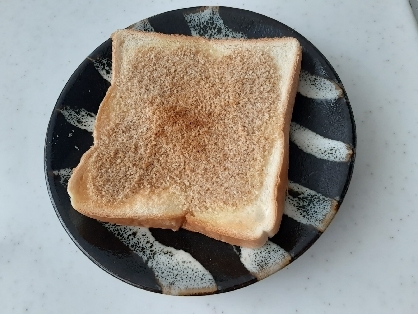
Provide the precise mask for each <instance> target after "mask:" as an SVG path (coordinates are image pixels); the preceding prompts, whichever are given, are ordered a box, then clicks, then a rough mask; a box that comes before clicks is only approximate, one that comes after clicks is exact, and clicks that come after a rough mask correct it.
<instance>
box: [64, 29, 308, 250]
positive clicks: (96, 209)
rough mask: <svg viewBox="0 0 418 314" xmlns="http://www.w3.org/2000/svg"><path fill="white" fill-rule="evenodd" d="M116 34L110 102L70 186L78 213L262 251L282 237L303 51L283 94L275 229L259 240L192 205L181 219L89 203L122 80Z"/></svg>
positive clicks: (132, 202)
mask: <svg viewBox="0 0 418 314" xmlns="http://www.w3.org/2000/svg"><path fill="white" fill-rule="evenodd" d="M124 32H126V33H129V34H138V33H142V32H138V31H134V30H124ZM116 34H117V33H114V34H112V38H113V40H114V44H113V46H112V52H113V53H112V58H113V60H112V61H113V72H112V85H111V86H110V87H109V89H108V91H107V93H106V96H105V98H104V99H103V102H102V104H101V105H100V108H99V112H98V115H97V120H96V124H95V128H94V132H93V137H94V146H93V147H92V148H91V149H90V150H89V151H87V152H86V153H85V154H84V155H83V157H82V158H81V161H80V163H79V165H78V166H77V167H76V168H75V169H74V171H73V175H72V176H71V178H70V180H69V183H68V192H69V194H70V196H71V203H72V205H73V207H74V208H75V209H76V210H77V211H79V212H80V213H82V214H83V215H86V216H88V217H91V218H94V219H97V220H100V221H104V222H112V223H117V224H121V225H135V226H144V227H155V228H166V229H172V230H178V229H179V228H180V227H182V228H185V229H188V230H190V231H195V232H200V233H202V234H205V235H207V236H209V237H212V238H215V239H217V240H221V241H224V242H227V243H230V244H234V245H240V246H244V247H252V248H255V247H259V246H261V245H263V244H264V243H265V242H266V240H267V239H268V237H271V236H273V235H274V234H276V233H277V231H278V229H279V226H280V222H281V217H282V213H283V208H284V202H285V197H286V193H287V174H288V164H289V157H288V155H289V154H288V149H289V144H288V143H289V128H290V120H291V116H292V110H293V104H294V99H295V96H296V92H297V87H298V76H299V72H300V66H301V56H302V51H301V47H300V45H299V50H298V52H297V56H296V57H295V58H294V61H293V64H292V66H291V68H292V77H291V78H290V81H291V82H292V84H290V85H288V86H287V90H285V91H282V93H283V95H286V97H287V99H286V100H285V101H284V103H286V104H287V105H286V108H285V112H284V117H283V121H284V123H283V130H282V132H281V134H280V137H281V141H282V142H283V147H282V149H283V153H282V154H281V160H280V165H279V166H278V167H277V168H276V170H277V173H276V175H275V178H276V179H275V183H274V186H275V189H274V193H273V195H272V199H271V206H272V207H274V208H275V211H274V213H273V214H274V215H273V218H272V219H271V224H270V226H264V229H263V231H262V232H261V233H260V232H259V233H258V234H247V233H245V232H240V231H239V230H238V231H237V230H234V228H224V227H219V226H213V225H212V224H210V223H207V222H205V221H204V220H202V219H201V218H199V217H197V216H196V215H195V214H194V213H193V210H190V208H188V207H187V204H183V203H181V201H179V202H180V203H179V204H181V206H180V207H182V208H183V209H182V210H179V211H178V212H176V213H170V214H168V215H167V214H166V213H164V212H159V213H149V212H148V213H145V214H143V215H142V214H141V213H139V212H135V213H134V214H133V212H132V210H131V208H132V207H134V206H135V202H136V200H135V199H132V198H129V199H127V200H125V201H123V202H120V203H118V204H111V205H106V204H100V205H98V204H97V203H95V202H94V201H93V200H92V199H91V198H90V197H89V192H88V182H87V181H88V179H89V175H90V174H89V161H90V158H91V156H92V155H93V154H94V153H95V150H96V149H97V147H98V145H100V143H101V140H102V129H101V128H100V127H96V126H101V125H105V124H106V121H108V120H109V119H110V114H111V112H110V111H109V110H107V109H106V108H107V106H108V105H109V104H110V103H111V102H112V100H113V97H115V95H114V89H115V88H117V86H116V85H115V84H114V82H115V81H116V78H117V77H118V75H120V71H121V69H120V64H121V62H120V58H121V56H120V55H119V50H118V49H117V47H118V46H120V45H121V42H120V41H121V40H123V39H121V37H119V36H117V35H116ZM141 36H152V37H153V38H154V39H155V38H157V39H158V40H161V41H165V40H167V39H170V40H172V39H173V38H174V39H176V40H179V41H183V40H185V37H186V36H182V35H165V34H159V33H152V35H150V34H149V33H143V34H142V35H141ZM287 40H295V39H289V38H280V39H277V38H263V39H247V40H245V41H246V42H254V43H255V42H262V43H277V42H284V41H287ZM243 41H244V40H243V39H217V40H216V42H217V43H219V44H222V43H227V44H228V45H231V44H232V45H234V44H236V45H237V46H238V47H239V46H240V45H241V44H242V43H243ZM187 42H188V44H190V43H206V42H208V40H207V39H204V38H200V37H187Z"/></svg>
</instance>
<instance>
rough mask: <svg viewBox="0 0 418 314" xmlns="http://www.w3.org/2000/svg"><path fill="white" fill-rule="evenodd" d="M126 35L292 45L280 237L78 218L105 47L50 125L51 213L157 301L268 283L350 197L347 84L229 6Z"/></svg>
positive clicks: (105, 72) (279, 27)
mask: <svg viewBox="0 0 418 314" xmlns="http://www.w3.org/2000/svg"><path fill="white" fill-rule="evenodd" d="M130 28H135V29H142V30H145V31H155V32H161V33H167V34H184V35H189V36H204V37H208V38H225V37H227V38H234V37H235V38H236V37H239V38H260V37H296V38H297V39H298V40H299V41H300V43H301V45H302V47H303V59H302V72H301V76H300V83H299V91H298V94H297V97H296V103H295V107H294V112H293V117H292V125H291V134H290V139H291V142H290V169H289V180H290V181H289V193H288V197H287V200H286V208H285V213H284V217H283V220H282V224H281V228H280V231H279V232H278V233H277V234H276V235H275V236H274V237H273V238H271V239H270V241H269V242H267V244H266V245H265V246H264V247H262V248H260V249H257V250H251V249H246V248H241V247H237V246H232V245H229V244H226V243H223V242H219V241H216V240H213V239H210V238H208V237H205V236H203V235H201V234H197V233H193V232H189V231H186V230H180V231H178V232H173V231H170V230H161V229H146V228H132V227H121V226H116V225H112V224H103V223H100V222H98V221H96V220H94V219H90V218H87V217H84V216H82V215H80V214H79V213H78V212H76V211H75V210H74V209H73V208H72V207H71V204H70V200H69V196H68V194H67V191H66V184H67V180H68V178H69V175H70V173H71V169H73V168H74V167H75V166H77V164H78V163H79V161H80V158H81V156H82V155H83V153H84V152H85V151H87V150H88V149H89V148H90V146H91V145H92V144H93V138H92V133H91V131H92V126H93V123H94V119H95V114H96V113H97V110H98V108H99V105H100V103H101V101H102V99H103V97H104V95H105V93H106V90H107V89H108V87H109V85H110V82H109V81H110V74H111V40H110V39H109V40H107V41H106V42H104V43H103V44H102V45H100V46H99V47H98V48H97V49H96V50H95V51H94V52H93V53H92V54H91V55H89V56H88V57H87V58H86V59H85V60H84V61H83V62H82V63H81V65H80V66H79V67H78V68H77V70H76V71H75V72H74V74H73V75H72V76H71V78H70V79H69V81H68V83H67V84H66V86H65V87H64V90H63V91H62V93H61V95H60V97H59V99H58V101H57V103H56V105H55V108H54V111H53V113H52V116H51V120H50V122H49V126H48V131H47V136H46V144H45V173H46V181H47V186H48V189H49V193H50V196H51V200H52V203H53V205H54V208H55V210H56V213H57V215H58V217H59V219H60V220H61V223H62V225H63V226H64V228H65V229H66V231H67V232H68V234H69V235H70V237H71V238H72V239H73V241H74V242H75V243H76V245H77V246H78V247H79V248H80V249H81V250H82V251H83V252H84V253H85V254H86V255H87V256H88V257H89V258H90V259H91V260H92V261H93V262H94V263H96V264H97V265H98V266H99V267H101V268H102V269H104V270H106V271H107V272H108V273H110V274H112V275H113V276H115V277H117V278H119V279H121V280H123V281H125V282H127V283H130V284H132V285H134V286H137V287H140V288H142V289H146V290H149V291H153V292H158V293H167V294H196V293H197V294H210V293H219V292H225V291H229V290H234V289H237V288H241V287H244V286H247V285H249V284H252V283H254V282H256V281H258V280H261V279H263V278H265V277H266V276H269V275H270V274H272V273H274V272H276V271H277V270H279V269H281V268H282V267H284V266H286V265H287V264H289V263H291V262H292V261H294V260H295V259H297V258H298V257H299V256H301V255H302V254H303V253H304V252H305V251H306V250H307V249H308V248H309V247H310V246H311V245H312V244H313V243H314V242H315V241H316V240H317V239H318V238H319V237H320V235H321V234H322V232H323V231H324V230H325V229H326V227H327V226H328V224H329V223H330V221H331V220H332V218H333V216H334V215H335V213H336V212H337V210H338V208H339V206H340V205H341V202H342V200H343V198H344V195H345V193H346V191H347V188H348V185H349V182H350V178H351V173H352V170H353V164H354V156H355V147H356V136H355V125H354V119H353V114H352V111H351V107H350V105H349V102H348V98H347V95H346V93H345V91H344V88H343V85H342V83H341V81H340V79H339V78H338V76H337V74H336V73H335V71H334V69H333V68H332V66H331V65H330V64H329V62H328V61H327V60H326V59H325V57H324V56H323V55H322V54H321V53H320V52H319V51H318V50H317V49H316V48H315V47H314V46H313V45H312V44H311V43H310V42H309V41H307V40H306V39H305V38H304V37H303V36H301V35H300V34H298V33H297V32H295V31H294V30H292V29H291V28H289V27H287V26H286V25H284V24H281V23H279V22H277V21H275V20H273V19H270V18H268V17H266V16H263V15H260V14H256V13H253V12H249V11H244V10H238V9H232V8H227V7H202V8H188V9H181V10H176V11H171V12H166V13H162V14H159V15H156V16H153V17H151V18H149V19H146V20H143V21H140V22H138V23H136V24H133V25H131V26H130Z"/></svg>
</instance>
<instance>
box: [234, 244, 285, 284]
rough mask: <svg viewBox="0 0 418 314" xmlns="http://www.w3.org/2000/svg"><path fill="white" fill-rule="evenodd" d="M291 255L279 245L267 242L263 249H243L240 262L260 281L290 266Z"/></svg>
mask: <svg viewBox="0 0 418 314" xmlns="http://www.w3.org/2000/svg"><path fill="white" fill-rule="evenodd" d="M290 259H291V257H290V255H289V253H287V252H286V251H285V250H283V249H282V248H281V247H280V246H278V245H277V244H275V243H273V242H271V241H267V242H266V243H265V244H264V245H263V246H262V247H260V248H256V249H250V248H245V247H241V254H240V260H241V262H242V264H243V265H244V266H245V268H247V269H248V271H249V272H250V273H251V274H253V275H254V276H255V277H256V278H257V279H258V280H261V279H263V278H266V277H268V276H270V275H271V274H273V273H275V272H276V271H278V270H280V269H282V268H283V267H284V266H286V265H287V264H289V262H290Z"/></svg>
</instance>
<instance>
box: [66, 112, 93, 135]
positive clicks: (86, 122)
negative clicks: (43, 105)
mask: <svg viewBox="0 0 418 314" xmlns="http://www.w3.org/2000/svg"><path fill="white" fill-rule="evenodd" d="M60 112H61V113H62V114H63V115H64V117H65V120H67V122H68V123H70V124H72V125H74V126H75V127H77V128H80V129H83V130H87V131H89V132H93V130H94V123H95V121H96V115H95V114H94V113H91V112H88V111H87V110H85V109H83V108H81V109H71V108H69V107H64V108H63V109H61V110H60Z"/></svg>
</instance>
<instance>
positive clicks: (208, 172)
mask: <svg viewBox="0 0 418 314" xmlns="http://www.w3.org/2000/svg"><path fill="white" fill-rule="evenodd" d="M112 40H113V45H112V53H113V54H112V57H113V60H112V61H113V63H112V70H113V72H112V84H111V86H110V88H109V89H108V91H107V94H106V96H105V98H104V99H103V102H102V103H101V105H100V108H99V112H98V114H97V120H96V123H95V127H94V133H93V136H94V145H93V146H92V147H91V148H90V149H89V150H88V151H87V152H86V153H85V154H84V155H83V157H82V158H81V161H80V163H79V165H78V166H77V167H76V168H75V169H74V171H73V174H72V176H71V179H70V180H69V183H68V193H69V194H70V197H71V204H72V206H73V207H74V208H75V209H76V210H77V211H79V212H80V213H82V214H84V215H86V216H89V217H92V218H95V219H97V220H100V221H106V222H113V223H118V224H123V225H138V226H145V227H158V228H169V229H173V230H177V229H178V228H180V227H183V228H186V229H188V230H192V231H197V232H200V233H203V234H205V235H207V236H210V237H213V238H215V239H218V240H222V241H225V242H228V243H231V244H235V245H240V246H246V247H258V246H261V245H263V244H264V243H265V242H266V240H267V238H268V237H269V236H273V235H274V234H275V233H276V232H277V231H278V228H279V225H280V221H281V216H282V212H283V207H284V198H285V195H286V189H287V170H288V149H289V144H288V141H289V127H290V119H291V115H292V109H293V104H294V99H295V95H296V90H297V84H298V77H299V71H300V62H301V47H300V44H299V42H298V41H297V40H296V39H294V38H274V39H249V40H238V39H226V40H207V39H203V38H199V37H188V36H180V35H164V34H157V33H145V32H140V31H134V30H120V31H116V32H115V33H113V34H112Z"/></svg>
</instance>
